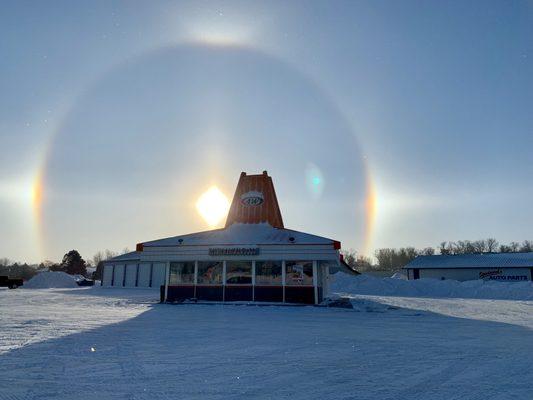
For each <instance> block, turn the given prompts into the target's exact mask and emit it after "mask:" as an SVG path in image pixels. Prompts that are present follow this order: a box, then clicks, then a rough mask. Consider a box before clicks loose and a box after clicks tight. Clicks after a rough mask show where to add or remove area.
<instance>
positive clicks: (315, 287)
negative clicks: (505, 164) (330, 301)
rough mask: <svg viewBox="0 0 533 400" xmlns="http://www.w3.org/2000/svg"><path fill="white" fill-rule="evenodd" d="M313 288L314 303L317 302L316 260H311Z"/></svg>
mask: <svg viewBox="0 0 533 400" xmlns="http://www.w3.org/2000/svg"><path fill="white" fill-rule="evenodd" d="M313 288H314V289H315V304H318V268H317V261H313Z"/></svg>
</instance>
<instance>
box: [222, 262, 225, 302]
mask: <svg viewBox="0 0 533 400" xmlns="http://www.w3.org/2000/svg"><path fill="white" fill-rule="evenodd" d="M225 300H226V261H222V302H224V301H225Z"/></svg>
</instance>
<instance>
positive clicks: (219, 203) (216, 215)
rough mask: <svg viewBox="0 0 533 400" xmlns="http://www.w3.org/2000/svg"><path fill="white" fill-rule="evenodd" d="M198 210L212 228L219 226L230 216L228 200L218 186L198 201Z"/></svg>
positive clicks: (213, 187)
mask: <svg viewBox="0 0 533 400" xmlns="http://www.w3.org/2000/svg"><path fill="white" fill-rule="evenodd" d="M196 209H197V210H198V212H199V213H200V215H201V216H202V217H203V218H204V220H205V222H207V224H208V225H209V226H210V227H214V226H217V225H218V224H219V223H220V221H222V219H223V218H224V217H225V216H226V215H228V210H229V201H228V198H227V197H226V196H225V195H224V193H222V192H221V191H220V190H219V188H217V187H216V186H211V187H210V188H209V189H208V190H207V191H206V192H205V193H204V194H202V195H201V196H200V197H199V198H198V200H197V201H196Z"/></svg>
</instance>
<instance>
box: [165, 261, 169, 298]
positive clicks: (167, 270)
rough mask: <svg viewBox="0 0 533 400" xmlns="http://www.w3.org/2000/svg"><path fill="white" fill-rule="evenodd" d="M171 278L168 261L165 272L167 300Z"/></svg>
mask: <svg viewBox="0 0 533 400" xmlns="http://www.w3.org/2000/svg"><path fill="white" fill-rule="evenodd" d="M169 279H170V261H167V265H166V273H165V302H166V301H167V297H168V281H169Z"/></svg>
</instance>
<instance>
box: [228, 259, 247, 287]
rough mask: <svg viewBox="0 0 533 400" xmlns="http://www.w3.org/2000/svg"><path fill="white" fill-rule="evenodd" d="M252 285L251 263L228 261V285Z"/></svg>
mask: <svg viewBox="0 0 533 400" xmlns="http://www.w3.org/2000/svg"><path fill="white" fill-rule="evenodd" d="M251 283H252V262H251V261H227V262H226V284H228V285H250V284H251Z"/></svg>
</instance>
